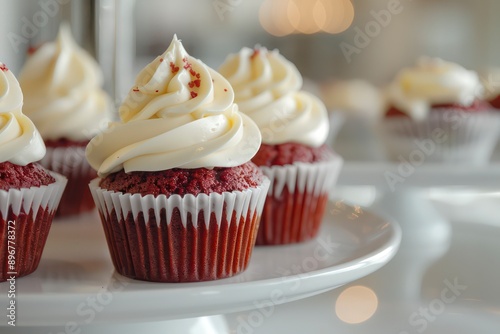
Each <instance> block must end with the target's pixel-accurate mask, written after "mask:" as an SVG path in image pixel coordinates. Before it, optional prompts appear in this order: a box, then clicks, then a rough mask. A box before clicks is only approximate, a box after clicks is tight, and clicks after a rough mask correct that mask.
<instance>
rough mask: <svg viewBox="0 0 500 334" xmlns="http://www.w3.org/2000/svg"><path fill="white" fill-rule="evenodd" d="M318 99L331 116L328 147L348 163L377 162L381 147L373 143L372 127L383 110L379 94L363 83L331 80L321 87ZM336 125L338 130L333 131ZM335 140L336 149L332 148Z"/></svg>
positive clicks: (372, 87) (383, 101)
mask: <svg viewBox="0 0 500 334" xmlns="http://www.w3.org/2000/svg"><path fill="white" fill-rule="evenodd" d="M321 98H322V100H323V101H324V102H325V105H326V107H327V109H328V111H329V115H330V125H331V129H330V133H329V136H328V139H327V143H329V145H330V146H331V147H335V148H336V150H337V152H338V153H339V154H341V155H342V157H343V158H344V159H346V160H349V161H356V160H359V159H367V158H369V159H370V160H377V159H380V156H381V152H380V150H381V149H380V145H378V144H379V143H378V142H376V141H374V140H373V136H374V131H373V125H374V124H375V122H377V121H378V120H379V119H380V117H382V115H383V113H384V109H385V100H384V94H383V93H382V92H381V90H380V89H379V88H378V87H376V86H375V85H373V84H372V83H370V82H369V81H367V80H363V79H352V80H332V81H328V82H324V83H323V84H322V85H321ZM339 123H341V126H338V128H333V129H332V127H335V124H339ZM336 140H338V143H339V145H335V142H336Z"/></svg>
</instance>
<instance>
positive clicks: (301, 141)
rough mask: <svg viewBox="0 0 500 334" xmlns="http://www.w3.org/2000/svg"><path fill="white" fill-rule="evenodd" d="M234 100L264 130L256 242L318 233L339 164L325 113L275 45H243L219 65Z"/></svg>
mask: <svg viewBox="0 0 500 334" xmlns="http://www.w3.org/2000/svg"><path fill="white" fill-rule="evenodd" d="M219 70H220V72H221V74H222V75H224V76H225V77H226V78H227V79H228V80H229V82H230V83H231V85H232V86H233V88H234V90H235V102H236V103H237V104H238V106H239V108H240V110H241V111H242V112H244V113H245V114H247V115H248V116H250V117H251V118H252V119H253V120H254V121H255V122H256V123H257V125H258V126H259V129H260V131H261V133H262V145H261V147H260V149H259V151H258V152H257V154H256V155H255V157H254V158H253V159H252V161H253V162H254V163H256V164H257V165H258V166H260V167H261V169H262V170H263V172H264V174H265V175H266V176H268V177H269V178H270V179H271V187H270V190H269V194H268V196H267V200H266V203H265V205H264V212H263V215H262V221H261V224H260V227H259V233H258V236H257V245H278V244H290V243H297V242H303V241H306V240H310V239H312V238H314V237H316V236H317V234H318V232H319V228H320V226H321V222H322V220H323V215H324V212H325V207H326V203H327V200H328V193H329V192H331V190H332V188H333V185H334V184H335V182H336V180H337V177H338V175H339V173H340V169H341V166H342V163H343V160H342V158H341V157H340V156H339V155H337V154H335V153H334V152H333V151H332V150H331V149H330V148H329V147H328V145H326V144H325V142H326V139H327V136H328V134H329V122H328V113H327V110H326V107H325V105H324V104H323V102H322V101H321V100H320V99H319V98H318V97H316V96H315V95H312V94H311V93H308V92H305V91H303V90H301V87H302V76H301V75H300V73H299V71H298V69H297V68H296V67H295V65H294V64H292V63H291V62H290V61H288V60H287V59H286V58H285V57H283V56H282V55H281V54H280V53H279V52H278V51H277V50H274V51H269V50H267V49H266V48H263V47H260V46H258V47H255V48H254V49H250V48H243V49H241V50H240V52H239V53H236V54H231V55H229V56H228V57H227V58H226V60H225V62H224V63H223V64H222V65H221V67H220V69H219Z"/></svg>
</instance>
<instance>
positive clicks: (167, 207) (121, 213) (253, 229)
mask: <svg viewBox="0 0 500 334" xmlns="http://www.w3.org/2000/svg"><path fill="white" fill-rule="evenodd" d="M268 187H269V180H268V179H267V178H266V179H265V180H264V181H263V182H262V184H261V185H260V186H259V187H255V188H250V189H247V190H244V191H233V192H224V193H222V194H218V193H211V194H208V195H207V194H199V195H197V196H194V195H190V194H188V195H185V196H179V195H171V196H168V197H167V196H165V195H159V196H156V197H155V196H153V195H146V196H142V195H140V194H126V193H120V192H114V191H109V190H106V189H102V188H100V187H99V179H95V180H93V181H92V182H91V183H90V190H91V192H92V196H93V197H94V200H95V202H96V206H97V209H98V211H99V214H100V216H101V220H102V224H103V227H104V232H105V235H106V240H107V243H108V248H109V251H110V255H111V259H112V261H113V264H114V266H115V269H116V270H117V272H119V273H120V274H122V275H124V276H127V277H130V278H134V279H140V280H147V281H157V282H193V281H207V280H214V279H220V278H225V277H230V276H233V275H235V274H237V273H239V272H241V271H243V270H244V269H245V268H246V267H247V266H248V263H249V260H250V257H251V254H252V250H253V247H254V244H255V238H256V233H257V228H258V225H259V221H260V217H261V213H262V207H263V205H264V201H265V197H266V194H267V190H268Z"/></svg>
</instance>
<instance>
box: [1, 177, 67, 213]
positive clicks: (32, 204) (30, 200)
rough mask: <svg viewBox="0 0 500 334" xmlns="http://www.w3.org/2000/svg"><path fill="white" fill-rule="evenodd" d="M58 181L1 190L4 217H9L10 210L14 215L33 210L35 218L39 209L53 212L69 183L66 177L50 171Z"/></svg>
mask: <svg viewBox="0 0 500 334" xmlns="http://www.w3.org/2000/svg"><path fill="white" fill-rule="evenodd" d="M49 173H50V174H51V175H52V176H53V177H54V178H55V179H56V182H54V183H51V184H49V185H46V186H40V187H31V188H21V189H9V190H0V212H1V214H2V219H4V220H5V219H7V216H8V214H9V211H11V212H12V213H13V214H14V215H16V216H17V215H19V213H20V212H21V211H22V212H24V213H29V212H30V211H31V212H32V218H33V219H35V218H36V215H37V213H38V210H39V209H48V211H49V212H52V211H54V210H56V209H57V206H58V205H59V201H60V200H61V196H62V193H63V192H64V188H65V186H66V183H67V179H66V177H64V176H63V175H60V174H58V173H55V172H52V171H49Z"/></svg>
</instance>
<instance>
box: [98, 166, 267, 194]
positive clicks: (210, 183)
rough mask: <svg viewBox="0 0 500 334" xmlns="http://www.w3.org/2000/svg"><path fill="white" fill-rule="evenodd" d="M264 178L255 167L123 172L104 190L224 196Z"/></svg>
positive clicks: (110, 178) (107, 181) (105, 184)
mask: <svg viewBox="0 0 500 334" xmlns="http://www.w3.org/2000/svg"><path fill="white" fill-rule="evenodd" d="M262 180H263V174H262V172H261V171H260V169H259V168H258V167H257V166H255V165H254V164H253V163H251V162H249V163H245V164H243V165H240V166H236V167H215V168H213V169H206V168H196V169H180V168H174V169H169V170H165V171H158V172H130V173H125V172H124V171H123V170H122V171H119V172H117V173H113V174H110V175H108V176H106V177H104V178H103V179H102V180H101V182H100V184H99V185H100V187H101V188H104V189H107V190H113V191H117V192H123V193H132V194H141V195H143V196H145V195H149V194H151V195H154V196H157V195H160V194H164V195H166V196H170V195H173V194H177V195H181V196H183V195H186V194H192V195H194V196H196V195H198V194H200V193H205V194H209V193H213V192H215V193H219V194H220V193H222V192H225V191H227V192H231V191H242V190H245V189H248V188H254V187H256V186H259V185H260V184H261V183H262Z"/></svg>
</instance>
